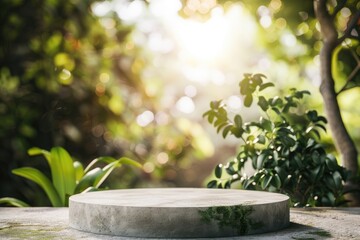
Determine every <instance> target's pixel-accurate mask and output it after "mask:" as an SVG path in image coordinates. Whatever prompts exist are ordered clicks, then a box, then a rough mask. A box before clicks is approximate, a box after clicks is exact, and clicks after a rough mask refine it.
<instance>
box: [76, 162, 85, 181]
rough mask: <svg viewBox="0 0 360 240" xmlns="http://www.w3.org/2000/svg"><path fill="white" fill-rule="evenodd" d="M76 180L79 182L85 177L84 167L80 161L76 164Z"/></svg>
mask: <svg viewBox="0 0 360 240" xmlns="http://www.w3.org/2000/svg"><path fill="white" fill-rule="evenodd" d="M74 170H75V179H76V181H79V180H80V179H81V178H82V177H83V176H84V167H83V165H82V164H81V162H79V161H75V162H74Z"/></svg>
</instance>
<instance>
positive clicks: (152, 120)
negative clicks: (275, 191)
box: [0, 0, 360, 205]
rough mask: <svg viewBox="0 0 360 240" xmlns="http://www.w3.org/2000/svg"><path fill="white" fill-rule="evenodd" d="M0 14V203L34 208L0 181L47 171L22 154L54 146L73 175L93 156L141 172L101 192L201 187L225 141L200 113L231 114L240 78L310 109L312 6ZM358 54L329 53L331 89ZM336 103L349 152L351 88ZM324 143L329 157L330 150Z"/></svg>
mask: <svg viewBox="0 0 360 240" xmlns="http://www.w3.org/2000/svg"><path fill="white" fill-rule="evenodd" d="M348 2H349V3H350V4H352V5H351V6H355V8H359V4H357V5H356V3H355V2H354V1H348ZM0 5H1V7H0V19H1V23H2V27H1V37H0V123H1V125H0V146H1V147H0V164H1V168H0V182H1V185H0V197H2V196H13V197H19V198H22V199H28V200H29V201H28V202H29V203H30V204H31V205H44V204H48V203H47V202H44V201H45V200H44V199H46V198H45V197H44V196H41V195H39V191H34V189H36V188H37V186H35V185H32V184H31V183H28V182H25V181H23V180H21V179H19V178H17V177H16V176H14V175H12V174H11V170H12V169H14V168H18V167H20V166H24V165H27V166H34V167H37V168H40V169H43V170H44V171H45V172H46V171H48V166H46V165H45V164H44V162H43V160H40V159H37V158H33V157H32V158H30V157H29V156H27V154H26V151H27V149H29V148H30V147H34V146H36V147H40V148H44V149H50V148H51V147H52V146H62V147H64V148H65V149H67V150H68V151H69V152H70V154H71V155H72V156H74V157H76V158H77V160H80V161H82V162H83V163H85V164H86V163H88V162H90V161H91V160H92V159H93V158H95V157H97V156H100V155H111V156H113V157H115V158H118V157H120V156H127V157H130V158H133V159H135V160H137V161H139V162H141V163H142V164H143V166H144V167H143V170H142V171H128V170H129V169H127V168H123V169H121V170H119V171H117V172H116V173H115V174H114V175H112V176H111V177H110V178H109V181H108V186H110V187H111V188H125V187H146V186H204V185H203V182H204V179H205V178H206V177H207V176H208V175H209V174H210V172H211V171H212V169H213V168H214V166H215V165H216V164H217V163H218V162H221V161H225V160H226V158H228V157H231V156H232V155H233V154H234V153H235V152H236V147H237V144H238V142H237V141H236V139H229V140H226V141H222V140H221V141H220V139H219V137H217V135H216V132H215V131H214V130H213V129H212V128H211V126H210V125H208V124H206V123H205V120H204V119H202V117H201V116H202V113H203V112H204V111H205V110H206V109H207V108H208V103H209V102H210V100H213V99H214V98H223V97H224V96H230V97H227V98H226V99H224V100H225V102H226V103H227V104H228V105H229V106H230V108H231V109H230V111H242V99H241V97H240V96H239V93H238V91H237V88H234V86H235V85H236V84H237V83H238V81H239V80H240V79H241V78H242V75H243V73H244V72H262V73H264V74H265V75H267V76H269V77H270V80H271V81H277V86H278V87H279V88H278V89H277V90H276V91H278V94H280V95H281V94H283V91H282V89H286V88H290V87H294V86H296V87H297V88H298V89H310V90H311V92H312V95H313V96H315V97H313V98H312V101H313V102H310V103H309V104H311V105H312V106H315V107H318V108H319V109H320V110H321V98H320V97H319V96H320V95H319V93H318V90H317V87H318V84H319V76H318V75H319V74H318V71H319V70H318V53H319V49H320V44H321V43H320V41H319V33H318V29H317V25H316V21H315V19H314V13H313V10H312V1H303V2H301V1H290V0H282V1H281V0H271V1H264V0H263V1H261V0H257V1H216V0H201V1H200V0H188V1H184V0H183V1H179V0H156V1H155V0H154V1H140V0H136V1H126V0H113V1H95V0H87V1H83V0H65V1H60V0H3V1H1V3H0ZM352 10H353V9H349V11H350V13H351V11H352ZM349 11H344V13H343V14H341V15H340V17H339V19H338V22H339V24H344V23H345V22H346V19H348V18H349ZM359 54H360V47H359V44H358V42H350V43H348V45H347V46H344V49H343V50H339V54H338V58H339V59H338V61H336V62H339V64H338V66H339V67H338V74H337V76H338V78H339V79H340V80H341V81H338V83H339V86H338V89H341V88H342V87H343V86H344V85H345V82H346V76H347V74H346V73H348V72H349V71H350V72H351V71H352V70H353V69H350V68H351V67H350V68H349V69H348V66H353V67H356V64H355V62H357V63H358V62H359V61H358V56H359ZM354 59H355V61H354ZM346 71H347V72H346ZM344 72H345V73H344ZM356 77H358V78H359V74H357V75H356ZM356 82H359V81H356ZM314 86H315V87H314ZM339 98H340V100H341V104H342V105H343V114H344V118H345V119H346V124H347V126H348V127H349V129H351V131H350V132H351V133H352V135H353V137H354V139H356V143H357V145H359V139H360V129H359V126H358V124H357V123H358V122H359V120H360V119H359V111H360V109H359V108H356V107H355V106H354V105H353V104H352V103H354V102H356V101H359V100H360V99H359V98H360V94H359V90H358V89H357V88H352V89H351V90H349V91H347V93H346V96H345V94H344V95H343V94H342V95H339ZM246 116H247V117H248V118H249V119H251V118H254V117H256V116H257V112H256V111H249V112H247V113H246ZM323 139H324V138H323ZM325 139H326V142H327V144H328V146H329V148H330V149H331V146H332V141H331V138H330V137H327V138H325ZM204 159H207V161H198V160H204Z"/></svg>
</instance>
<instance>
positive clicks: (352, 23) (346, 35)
mask: <svg viewBox="0 0 360 240" xmlns="http://www.w3.org/2000/svg"><path fill="white" fill-rule="evenodd" d="M359 19H360V10H358V11H356V13H355V14H354V15H353V16H352V17H351V19H350V21H349V23H348V26H347V28H346V29H345V31H344V35H343V36H342V37H340V38H339V43H342V42H343V41H344V40H345V39H346V38H354V37H355V36H352V35H351V32H352V30H354V29H355V27H356V25H357V24H358V22H359Z"/></svg>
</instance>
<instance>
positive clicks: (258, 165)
mask: <svg viewBox="0 0 360 240" xmlns="http://www.w3.org/2000/svg"><path fill="white" fill-rule="evenodd" d="M266 159H267V155H266V154H264V153H263V154H260V155H259V156H258V157H257V161H256V169H262V168H263V165H264V162H265V160H266Z"/></svg>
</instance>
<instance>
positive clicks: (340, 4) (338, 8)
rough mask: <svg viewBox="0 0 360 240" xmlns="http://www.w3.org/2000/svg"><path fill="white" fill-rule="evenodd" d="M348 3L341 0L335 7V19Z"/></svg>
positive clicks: (333, 14) (345, 0)
mask: <svg viewBox="0 0 360 240" xmlns="http://www.w3.org/2000/svg"><path fill="white" fill-rule="evenodd" d="M346 2H347V0H342V1H340V0H339V3H338V4H337V5H336V6H335V8H334V12H333V13H332V16H333V17H335V16H336V14H338V13H339V12H340V10H341V9H342V8H343V7H345V4H346Z"/></svg>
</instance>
